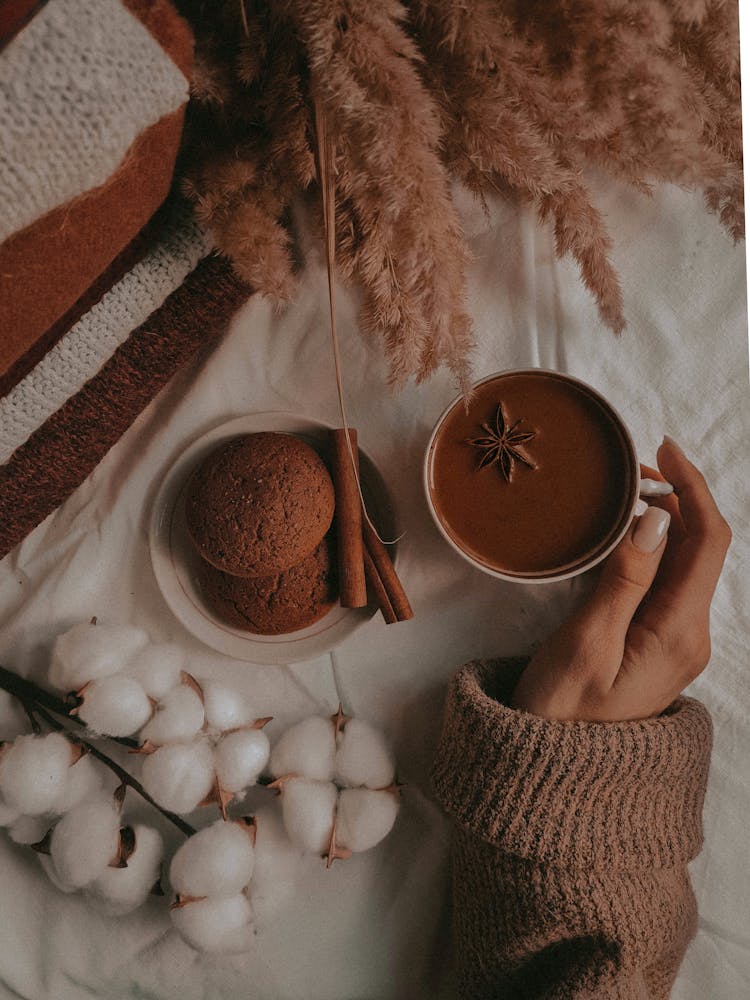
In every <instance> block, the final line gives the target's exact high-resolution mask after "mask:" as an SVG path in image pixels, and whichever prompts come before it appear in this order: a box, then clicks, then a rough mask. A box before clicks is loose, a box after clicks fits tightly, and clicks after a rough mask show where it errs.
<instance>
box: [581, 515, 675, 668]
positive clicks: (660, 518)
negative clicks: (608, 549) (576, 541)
mask: <svg viewBox="0 0 750 1000" xmlns="http://www.w3.org/2000/svg"><path fill="white" fill-rule="evenodd" d="M668 528H669V512H668V511H666V510H662V509H661V508H660V507H647V508H646V510H645V511H644V513H643V515H642V516H641V517H637V518H634V519H633V523H632V525H631V526H630V528H629V530H628V532H627V534H626V535H625V537H624V538H623V540H622V541H621V542H620V544H619V545H618V546H617V548H616V549H615V550H614V552H613V553H612V554H611V555H610V556H609V557H608V558H607V560H606V562H605V563H604V568H603V570H602V573H601V576H600V577H599V581H598V583H597V585H596V588H595V589H594V592H593V594H592V595H591V597H590V598H589V600H588V601H587V602H586V603H585V604H584V606H583V607H582V608H581V610H580V612H579V622H578V624H579V625H580V626H583V627H584V628H585V627H586V626H587V625H589V626H590V627H591V628H592V629H593V631H594V632H595V633H597V634H598V635H599V637H600V638H602V639H604V640H606V641H607V642H611V643H617V648H618V649H620V648H624V645H625V635H626V633H627V631H628V628H629V627H630V623H631V621H632V620H633V615H634V614H635V612H636V610H637V609H638V605H639V604H640V603H641V601H642V600H643V598H644V597H645V596H646V593H647V591H648V589H649V587H650V586H651V584H652V583H653V582H654V577H655V576H656V571H657V570H658V568H659V563H660V561H661V557H662V555H663V553H664V545H665V541H666V537H667V529H668Z"/></svg>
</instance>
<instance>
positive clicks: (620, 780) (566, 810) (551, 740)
mask: <svg viewBox="0 0 750 1000" xmlns="http://www.w3.org/2000/svg"><path fill="white" fill-rule="evenodd" d="M525 662H526V661H523V660H500V661H475V662H473V663H469V664H467V665H466V666H464V667H462V668H461V670H459V671H458V673H457V674H456V675H455V676H454V677H453V679H452V681H451V684H450V687H449V691H448V698H447V701H446V707H445V719H444V725H443V733H442V738H441V741H440V745H439V747H438V752H437V756H436V760H435V763H434V765H433V770H432V781H433V786H434V788H435V791H436V793H437V796H438V798H439V799H440V801H441V803H442V804H443V806H444V808H445V809H446V811H447V812H448V813H449V814H450V815H451V816H453V817H454V819H455V820H456V821H457V822H458V823H459V824H460V825H461V826H462V827H464V828H465V829H466V830H468V831H469V832H471V833H473V834H475V835H476V836H478V837H480V838H481V839H482V840H485V841H487V842H488V843H491V844H494V845H495V846H497V847H499V848H501V849H502V850H504V851H507V852H509V853H511V854H514V855H516V856H519V857H523V858H529V859H534V860H537V861H541V862H545V863H561V864H568V865H575V866H594V867H597V868H603V867H618V868H623V867H627V868H636V867H644V866H649V867H653V866H656V867H672V866H674V865H676V864H681V863H685V862H687V861H689V860H690V859H691V858H693V857H695V856H696V855H697V854H698V852H699V851H700V848H701V844H702V842H703V834H702V823H701V813H702V809H703V797H704V794H705V789H706V780H707V776H708V764H709V757H710V753H711V718H710V716H709V714H708V712H707V711H706V709H705V708H704V707H703V706H702V705H701V704H700V703H699V702H697V701H695V700H693V699H692V698H684V697H681V698H678V699H677V700H676V701H675V702H674V703H673V704H672V705H671V706H670V707H669V708H668V709H667V711H666V712H664V713H663V714H662V715H660V716H657V717H656V718H652V719H646V720H643V721H636V722H570V721H566V722H558V721H550V720H547V719H541V718H538V717H537V716H535V715H531V714H529V713H527V712H520V711H516V710H515V709H511V708H508V707H507V704H506V703H507V701H508V700H509V699H510V695H511V693H512V691H513V689H514V687H515V684H516V681H517V679H518V677H519V675H520V672H521V670H522V669H523V666H524V665H525Z"/></svg>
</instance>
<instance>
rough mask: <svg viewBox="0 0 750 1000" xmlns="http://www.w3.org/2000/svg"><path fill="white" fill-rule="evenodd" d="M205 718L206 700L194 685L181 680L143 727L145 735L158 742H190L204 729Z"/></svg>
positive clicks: (143, 738) (144, 736)
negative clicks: (203, 699)
mask: <svg viewBox="0 0 750 1000" xmlns="http://www.w3.org/2000/svg"><path fill="white" fill-rule="evenodd" d="M204 719H205V714H204V712H203V702H202V701H201V700H200V697H199V696H198V694H197V693H196V692H195V691H193V689H192V688H190V687H187V685H185V684H180V685H178V686H177V687H176V688H172V690H171V691H168V692H167V693H166V694H165V696H164V698H163V699H162V700H161V701H160V702H159V707H158V708H157V710H156V712H155V713H154V716H153V718H152V719H151V721H150V722H149V723H148V724H147V725H145V726H144V727H143V731H142V732H141V739H142V740H144V741H148V742H150V743H154V744H156V746H159V747H160V746H164V745H165V744H167V743H187V742H188V741H189V740H192V739H193V737H194V736H195V735H196V734H197V733H198V732H200V729H201V727H202V725H203V722H204Z"/></svg>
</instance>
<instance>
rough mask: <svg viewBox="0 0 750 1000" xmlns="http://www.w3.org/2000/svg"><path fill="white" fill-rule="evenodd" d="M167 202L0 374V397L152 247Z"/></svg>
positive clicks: (16, 383) (166, 208)
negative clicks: (91, 282)
mask: <svg viewBox="0 0 750 1000" xmlns="http://www.w3.org/2000/svg"><path fill="white" fill-rule="evenodd" d="M169 204H170V203H169V202H166V203H165V205H163V206H162V207H161V208H160V209H159V210H158V211H157V213H156V215H154V217H153V218H152V219H151V220H150V221H149V222H147V223H146V225H145V226H144V228H143V229H142V230H141V231H140V233H138V234H137V236H136V237H135V238H134V239H132V240H131V241H130V243H128V245H127V246H126V247H125V249H124V250H123V251H122V252H121V253H119V254H118V255H117V257H115V259H114V260H113V261H112V263H111V264H110V265H109V267H108V268H106V270H104V271H103V272H102V273H101V274H100V275H99V277H98V278H97V279H96V281H94V283H93V285H90V286H89V287H88V288H87V289H86V291H85V292H84V293H83V295H81V297H80V298H79V299H78V300H77V301H76V302H74V303H73V305H72V306H71V307H70V309H68V311H67V312H66V313H65V314H64V315H62V316H61V317H60V319H58V320H57V322H55V323H53V324H52V326H51V327H50V328H49V329H48V330H47V331H46V333H43V334H42V335H41V337H39V339H38V340H37V341H35V342H34V343H33V344H31V346H30V347H29V349H28V351H26V353H25V354H23V355H21V357H20V358H18V360H17V361H16V362H15V363H14V364H13V365H11V367H10V368H9V369H8V371H7V372H4V373H1V374H0V397H2V396H7V395H8V393H9V392H10V390H11V389H12V388H13V387H14V386H15V385H18V383H19V382H20V381H21V379H22V378H25V377H26V375H28V374H29V372H30V371H31V369H32V368H33V367H34V366H35V365H37V364H39V362H40V361H41V360H42V358H43V357H44V355H45V354H46V353H47V351H49V350H50V349H51V348H52V347H54V346H55V344H56V343H57V342H58V340H60V339H61V338H62V337H64V336H65V334H66V333H67V332H68V331H69V330H70V329H71V328H72V327H73V326H75V324H76V323H77V322H78V320H79V319H80V318H81V316H83V314H84V313H87V312H88V311H89V309H92V308H93V307H94V306H95V305H96V304H97V302H99V301H100V300H101V298H102V296H103V295H104V294H105V293H106V292H108V291H109V290H110V289H111V288H112V286H113V285H116V284H117V282H118V281H120V279H121V278H123V277H124V276H125V274H126V273H127V272H128V271H129V270H130V269H131V268H133V267H134V266H135V265H136V264H137V263H138V261H139V260H140V259H141V258H142V257H143V255H144V254H145V253H146V251H147V250H148V249H149V247H150V246H151V245H152V244H153V242H154V238H155V236H156V235H157V234H158V233H159V231H160V230H161V227H162V225H163V217H164V216H165V215H166V214H167V210H168V207H169Z"/></svg>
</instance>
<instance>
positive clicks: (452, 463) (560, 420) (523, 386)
mask: <svg viewBox="0 0 750 1000" xmlns="http://www.w3.org/2000/svg"><path fill="white" fill-rule="evenodd" d="M637 491H638V466H637V461H636V458H635V452H634V449H633V445H632V442H631V441H630V438H629V435H628V433H627V431H626V430H625V428H624V426H623V424H622V422H621V420H620V419H619V418H618V416H617V414H616V413H615V412H614V410H613V409H612V408H611V407H610V406H609V404H607V402H606V401H605V400H604V399H603V398H602V397H601V396H599V394H598V393H596V392H595V391H594V390H593V389H591V388H590V387H588V386H586V385H584V384H582V383H580V382H578V381H577V380H575V379H571V378H568V377H567V376H565V375H561V374H558V373H556V372H547V371H542V370H533V369H532V370H525V371H518V372H507V373H500V374H499V375H495V376H491V377H490V378H488V379H485V380H483V381H482V382H480V383H479V384H478V385H477V386H476V387H475V392H474V395H473V397H472V399H471V401H470V403H469V406H468V409H467V408H466V406H465V404H464V401H463V400H462V399H458V400H456V402H455V403H454V404H453V405H452V406H451V407H450V408H449V409H448V410H447V411H446V413H445V414H444V416H443V417H442V418H441V421H440V422H439V424H438V427H437V428H436V431H435V433H434V435H433V439H432V441H431V443H430V447H429V450H428V456H427V492H428V499H429V501H430V505H431V507H432V511H433V514H434V516H435V519H436V521H437V523H438V525H439V527H440V528H441V529H442V530H443V532H444V533H445V534H446V536H447V537H448V538H449V539H450V540H451V541H452V542H453V544H454V545H456V547H457V548H459V549H460V550H461V551H462V552H464V553H465V554H466V555H467V556H468V557H469V558H470V559H472V560H473V561H475V562H476V563H478V564H480V565H481V566H482V567H484V568H486V569H488V570H490V571H491V572H496V573H498V574H499V575H503V576H509V577H513V578H515V577H517V578H519V579H528V580H533V579H539V578H545V579H547V578H555V577H557V576H566V575H569V574H570V573H572V572H576V570H577V568H578V567H584V566H586V565H589V564H590V563H591V562H593V561H595V560H596V557H597V555H598V554H600V553H603V552H604V551H605V550H606V549H607V548H608V546H611V544H612V542H613V541H614V540H616V538H617V537H618V536H619V535H620V534H621V533H622V531H623V530H624V528H625V526H626V524H627V523H628V521H629V518H630V516H631V514H632V510H633V504H634V503H635V499H636V497H637Z"/></svg>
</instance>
